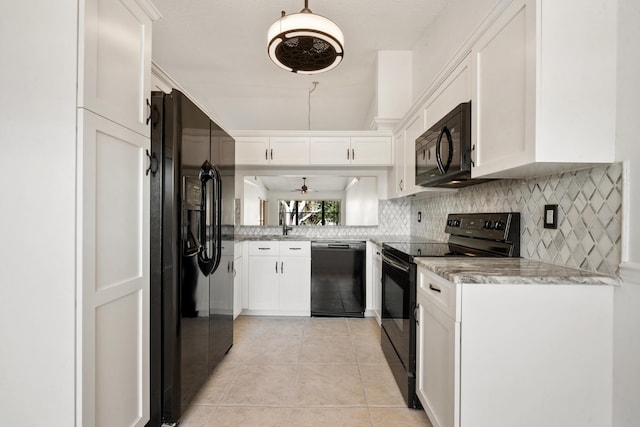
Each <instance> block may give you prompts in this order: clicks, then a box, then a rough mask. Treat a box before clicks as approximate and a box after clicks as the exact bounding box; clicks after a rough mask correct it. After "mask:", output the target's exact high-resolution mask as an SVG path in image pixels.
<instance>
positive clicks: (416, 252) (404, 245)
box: [383, 242, 451, 257]
mask: <svg viewBox="0 0 640 427" xmlns="http://www.w3.org/2000/svg"><path fill="white" fill-rule="evenodd" d="M383 247H384V248H386V249H391V250H392V251H393V252H396V251H397V252H401V253H402V254H404V255H407V256H410V257H423V256H424V257H442V256H448V255H450V252H451V251H450V249H449V244H448V243H442V242H437V243H436V242H434V243H415V242H390V243H384V245H383Z"/></svg>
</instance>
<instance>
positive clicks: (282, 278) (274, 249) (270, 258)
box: [245, 241, 311, 316]
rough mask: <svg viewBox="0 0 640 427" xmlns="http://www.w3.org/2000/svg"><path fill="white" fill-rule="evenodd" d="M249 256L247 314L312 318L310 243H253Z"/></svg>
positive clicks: (250, 245)
mask: <svg viewBox="0 0 640 427" xmlns="http://www.w3.org/2000/svg"><path fill="white" fill-rule="evenodd" d="M248 252H249V257H248V278H247V279H248V286H247V289H248V294H249V295H248V306H247V310H245V314H249V315H251V314H254V315H292V316H309V315H310V313H311V244H310V242H308V241H252V242H249V251H248Z"/></svg>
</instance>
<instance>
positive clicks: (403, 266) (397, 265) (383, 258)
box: [382, 253, 411, 273]
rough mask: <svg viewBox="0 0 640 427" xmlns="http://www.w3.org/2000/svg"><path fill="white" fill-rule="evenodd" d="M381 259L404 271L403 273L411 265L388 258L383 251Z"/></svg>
mask: <svg viewBox="0 0 640 427" xmlns="http://www.w3.org/2000/svg"><path fill="white" fill-rule="evenodd" d="M382 261H383V262H386V263H387V264H389V265H390V266H392V267H394V268H397V269H398V270H402V271H404V272H405V273H408V272H409V271H410V270H411V266H410V265H405V264H401V263H400V262H398V261H396V260H394V259H391V258H389V257H388V256H386V255H385V254H384V253H383V254H382Z"/></svg>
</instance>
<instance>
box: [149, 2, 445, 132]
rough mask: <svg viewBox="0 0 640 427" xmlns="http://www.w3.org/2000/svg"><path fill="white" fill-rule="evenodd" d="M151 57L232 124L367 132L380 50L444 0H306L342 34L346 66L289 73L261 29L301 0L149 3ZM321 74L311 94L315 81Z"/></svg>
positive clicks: (401, 40) (418, 28)
mask: <svg viewBox="0 0 640 427" xmlns="http://www.w3.org/2000/svg"><path fill="white" fill-rule="evenodd" d="M154 4H155V5H156V6H157V7H158V9H159V10H160V11H161V13H162V15H163V17H162V18H161V19H160V20H159V21H157V22H156V23H155V24H154V27H153V59H154V61H155V62H156V64H157V65H159V66H160V67H161V68H162V69H163V70H164V71H166V72H167V73H168V74H169V75H170V76H171V77H172V78H174V79H175V80H176V81H177V82H178V83H179V84H180V85H181V86H182V87H183V88H184V89H185V90H186V91H187V92H188V93H189V94H190V95H192V96H193V97H194V98H196V100H197V101H198V102H199V103H200V104H201V105H203V106H204V107H205V108H206V109H207V110H208V111H209V112H210V113H212V114H213V116H214V117H215V119H216V120H217V121H218V122H219V123H220V125H221V126H223V127H224V128H226V129H228V130H250V129H251V130H252V129H274V130H306V129H312V130H328V129H331V130H358V129H368V125H369V123H367V121H368V120H367V113H368V111H369V109H370V107H371V105H372V102H373V99H374V90H375V81H374V77H375V59H376V52H377V51H378V50H410V49H411V48H412V47H413V45H414V44H415V43H416V41H417V40H418V39H419V38H420V36H421V35H422V34H423V32H424V31H425V29H426V28H427V26H428V25H429V23H430V22H432V21H433V19H435V17H436V16H437V15H438V14H439V13H440V12H441V10H442V8H443V7H444V5H445V1H444V0H348V1H344V0H311V1H310V2H309V8H310V9H311V10H312V11H313V12H314V13H317V14H320V15H323V16H325V17H327V18H329V19H331V20H333V21H334V22H335V23H336V24H338V26H339V27H340V28H341V29H342V31H343V33H344V35H345V57H344V61H343V62H342V64H340V65H339V66H338V67H337V68H336V69H334V70H332V71H329V72H327V73H322V74H317V75H315V76H302V75H296V74H293V73H288V72H286V71H284V70H282V69H280V68H278V67H277V66H276V65H274V64H273V63H272V62H271V61H270V60H269V58H268V56H267V53H266V45H267V40H266V33H267V30H268V28H269V26H270V25H271V24H272V23H273V22H274V21H276V20H277V19H278V18H279V16H280V11H281V10H284V11H286V12H287V14H290V13H297V12H299V11H300V10H301V9H302V8H303V7H304V1H302V0H233V1H231V0H206V1H205V0H188V1H187V0H182V1H178V0H154ZM313 81H318V82H319V85H318V87H317V89H316V90H315V91H314V92H313V94H312V95H311V107H310V108H309V94H308V92H309V90H310V89H311V88H312V87H313V84H312V82H313Z"/></svg>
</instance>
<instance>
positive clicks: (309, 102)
mask: <svg viewBox="0 0 640 427" xmlns="http://www.w3.org/2000/svg"><path fill="white" fill-rule="evenodd" d="M319 83H320V82H313V87H312V88H311V90H310V91H309V95H308V97H307V107H308V109H307V111H308V113H307V130H311V92H313V91H314V90H316V86H318V84H319Z"/></svg>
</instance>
